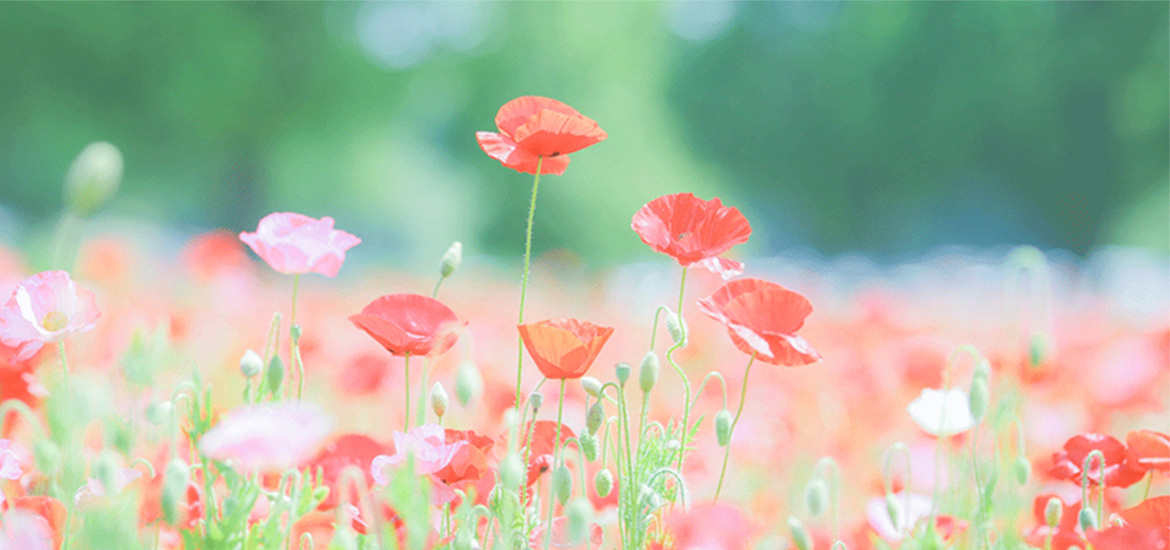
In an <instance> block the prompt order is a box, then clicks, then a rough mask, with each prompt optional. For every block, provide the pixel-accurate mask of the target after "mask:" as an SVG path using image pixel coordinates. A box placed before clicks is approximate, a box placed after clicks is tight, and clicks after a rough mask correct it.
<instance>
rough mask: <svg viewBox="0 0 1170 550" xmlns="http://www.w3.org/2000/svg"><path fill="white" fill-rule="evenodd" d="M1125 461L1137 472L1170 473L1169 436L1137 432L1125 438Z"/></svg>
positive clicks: (1144, 431)
mask: <svg viewBox="0 0 1170 550" xmlns="http://www.w3.org/2000/svg"><path fill="white" fill-rule="evenodd" d="M1125 445H1126V447H1127V452H1128V453H1129V456H1128V457H1127V459H1126V461H1127V462H1128V463H1130V464H1131V465H1132V466H1133V467H1135V468H1137V469H1139V470H1159V471H1162V472H1168V471H1170V435H1166V434H1164V433H1162V432H1155V431H1153V430H1138V431H1136V432H1129V434H1128V435H1126V436H1125Z"/></svg>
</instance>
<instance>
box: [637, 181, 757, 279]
mask: <svg viewBox="0 0 1170 550" xmlns="http://www.w3.org/2000/svg"><path fill="white" fill-rule="evenodd" d="M630 227H632V228H633V229H634V232H636V233H637V234H638V236H639V237H641V238H642V242H644V243H646V244H647V245H650V248H653V249H654V250H656V251H658V252H661V253H663V254H666V255H668V256H670V257H672V258H674V259H675V260H677V261H678V264H679V265H681V266H683V267H689V266H691V265H693V264H696V263H700V264H701V265H702V266H703V267H706V268H707V269H709V270H711V271H712V272H714V273H718V274H719V275H721V276H723V278H724V279H730V278H731V277H734V276H736V275H739V274H740V273H743V264H741V263H739V262H736V261H732V260H727V259H724V258H719V257H718V256H719V255H720V254H722V253H724V252H727V251H728V250H730V249H731V247H733V246H735V245H737V244H741V243H745V242H747V240H748V237H749V236H750V235H751V234H752V226H751V225H750V224H749V223H748V221H747V218H745V217H744V216H743V214H741V213H740V212H739V210H737V209H735V208H734V207H727V206H723V203H722V202H720V201H719V198H718V197H716V198H713V199H711V200H709V201H705V200H703V199H700V198H698V197H696V196H694V195H692V194H690V193H678V194H674V195H664V196H661V197H658V198H657V199H654V200H652V201H650V202H648V203H646V205H645V206H643V207H642V208H641V209H640V210H638V212H637V213H636V214H634V219H633V221H631V222H630Z"/></svg>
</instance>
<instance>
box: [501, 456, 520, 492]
mask: <svg viewBox="0 0 1170 550" xmlns="http://www.w3.org/2000/svg"><path fill="white" fill-rule="evenodd" d="M523 479H524V464H522V463H521V461H520V457H519V456H516V455H515V454H510V455H508V456H506V457H504V460H502V461H500V483H501V484H503V486H504V487H507V488H508V489H511V490H513V491H514V490H516V489H519V488H520V483H521V480H523Z"/></svg>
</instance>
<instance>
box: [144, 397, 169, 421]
mask: <svg viewBox="0 0 1170 550" xmlns="http://www.w3.org/2000/svg"><path fill="white" fill-rule="evenodd" d="M174 412H175V405H174V403H171V402H170V401H162V402H160V403H151V404H150V405H147V406H146V410H145V411H143V414H144V415H145V416H146V420H147V421H149V422H150V423H151V424H154V425H155V426H162V425H163V424H166V423H167V422H169V421H170V419H171V414H172V413H174Z"/></svg>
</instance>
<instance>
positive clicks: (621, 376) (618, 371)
mask: <svg viewBox="0 0 1170 550" xmlns="http://www.w3.org/2000/svg"><path fill="white" fill-rule="evenodd" d="M630 369H631V367H630V364H629V363H618V364H616V365H614V367H613V371H614V375H615V376H617V380H618V384H621V385H622V386H625V385H626V381H627V380H629V379H630Z"/></svg>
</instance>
